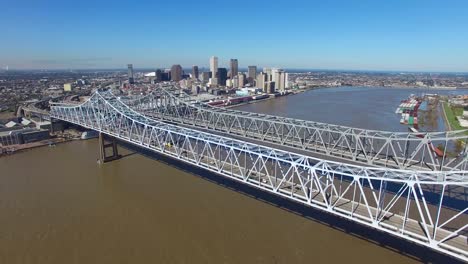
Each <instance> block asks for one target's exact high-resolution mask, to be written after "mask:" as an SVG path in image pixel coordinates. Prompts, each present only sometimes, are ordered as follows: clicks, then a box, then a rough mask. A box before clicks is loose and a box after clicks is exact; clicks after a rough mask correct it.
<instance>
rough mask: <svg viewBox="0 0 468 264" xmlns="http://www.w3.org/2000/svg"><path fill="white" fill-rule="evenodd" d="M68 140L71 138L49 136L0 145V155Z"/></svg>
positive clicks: (53, 144)
mask: <svg viewBox="0 0 468 264" xmlns="http://www.w3.org/2000/svg"><path fill="white" fill-rule="evenodd" d="M69 141H72V139H67V138H61V137H60V138H51V139H46V140H41V141H37V142H32V143H26V144H17V145H9V146H0V157H2V156H7V155H13V154H17V153H20V152H23V151H26V150H29V149H34V148H39V147H45V146H50V147H52V146H55V145H57V144H60V143H65V142H69Z"/></svg>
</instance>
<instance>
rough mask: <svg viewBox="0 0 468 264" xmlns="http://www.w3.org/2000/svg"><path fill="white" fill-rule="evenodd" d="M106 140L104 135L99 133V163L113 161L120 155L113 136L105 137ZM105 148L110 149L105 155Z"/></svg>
mask: <svg viewBox="0 0 468 264" xmlns="http://www.w3.org/2000/svg"><path fill="white" fill-rule="evenodd" d="M107 141H109V142H106V136H105V135H104V134H103V133H99V160H98V162H99V163H101V164H102V163H106V162H108V161H113V160H116V159H119V158H120V157H121V155H119V151H118V149H117V141H116V140H115V138H113V137H110V138H107ZM107 149H110V150H111V152H112V153H111V155H107V154H108V153H107V151H106V150H107Z"/></svg>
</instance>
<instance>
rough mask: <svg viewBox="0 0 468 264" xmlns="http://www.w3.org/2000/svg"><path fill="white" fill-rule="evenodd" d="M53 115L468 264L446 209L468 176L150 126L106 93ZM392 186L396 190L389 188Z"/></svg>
mask: <svg viewBox="0 0 468 264" xmlns="http://www.w3.org/2000/svg"><path fill="white" fill-rule="evenodd" d="M51 117H53V118H56V119H60V120H64V121H67V122H71V123H74V124H77V125H81V126H83V127H86V128H89V129H94V130H97V131H99V132H101V133H105V134H108V135H110V136H113V137H116V138H119V139H121V140H124V141H127V142H130V143H132V144H135V145H138V146H140V147H144V148H147V149H150V150H152V151H155V152H158V153H161V154H163V155H167V156H170V157H173V158H175V159H179V160H182V161H184V162H187V163H190V164H192V165H194V166H198V167H201V168H204V169H207V170H209V171H212V172H215V173H217V174H220V175H222V176H225V177H229V178H231V179H234V180H237V181H240V182H242V183H244V184H248V185H251V186H254V187H256V188H259V189H262V190H264V191H268V192H272V193H274V194H276V195H279V196H282V197H285V198H287V199H291V200H294V201H296V202H300V203H304V204H306V205H308V206H310V207H313V208H316V209H319V210H323V211H326V212H329V213H332V214H335V215H338V216H340V217H343V218H346V219H348V220H351V221H354V222H357V223H360V224H363V225H366V226H369V227H372V228H376V229H378V230H381V231H383V232H386V233H389V234H392V235H394V236H397V237H400V238H403V239H406V240H410V241H412V242H415V243H418V244H422V245H425V246H427V247H430V248H432V249H434V250H437V251H439V252H443V253H445V254H448V255H450V256H452V257H456V258H459V259H461V260H465V261H467V260H468V245H467V238H466V236H465V233H466V231H467V228H468V224H466V223H468V218H467V213H466V212H467V209H468V208H466V202H465V203H463V208H461V209H455V210H452V209H448V208H446V207H445V201H446V194H445V192H446V188H447V186H449V187H450V186H457V187H458V186H460V187H463V188H466V187H467V185H468V182H467V180H466V177H464V173H465V172H456V171H451V172H445V171H435V172H428V171H408V170H396V169H389V168H374V167H362V166H355V165H350V164H345V163H339V162H333V161H327V160H322V159H317V158H312V157H308V156H304V155H301V154H297V153H292V152H288V151H283V150H278V149H274V148H270V147H266V146H261V145H256V144H251V143H248V142H244V141H240V140H236V139H231V138H226V137H222V136H218V135H213V134H210V133H205V132H201V131H197V130H192V129H187V128H183V127H180V126H175V125H171V124H167V123H164V122H161V121H158V120H154V119H151V118H149V117H146V116H144V115H141V114H140V113H138V112H136V111H134V110H132V109H131V108H130V107H128V106H127V105H125V104H124V103H122V101H120V100H118V99H117V98H115V97H114V96H113V95H111V94H109V93H105V92H98V93H95V94H94V95H93V96H92V97H91V98H90V99H89V100H88V101H86V102H84V103H83V104H81V105H78V106H64V105H54V106H52V111H51ZM390 185H393V186H398V191H397V192H393V191H391V190H389V187H388V186H390ZM424 187H429V188H424ZM427 189H432V190H434V192H438V195H439V197H440V200H439V202H438V203H435V204H430V203H428V202H427V201H426V199H425V196H426V195H428V194H429V193H428V191H427Z"/></svg>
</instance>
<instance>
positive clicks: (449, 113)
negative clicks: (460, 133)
mask: <svg viewBox="0 0 468 264" xmlns="http://www.w3.org/2000/svg"><path fill="white" fill-rule="evenodd" d="M442 111H443V112H444V117H445V123H446V126H447V131H452V130H462V129H465V128H464V127H462V126H461V125H460V122H459V121H458V119H457V116H461V115H463V109H461V108H457V107H451V106H450V104H449V103H448V102H442Z"/></svg>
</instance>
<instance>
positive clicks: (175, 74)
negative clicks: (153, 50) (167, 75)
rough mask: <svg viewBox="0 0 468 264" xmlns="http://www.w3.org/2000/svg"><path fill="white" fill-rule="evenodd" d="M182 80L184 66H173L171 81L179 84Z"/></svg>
mask: <svg viewBox="0 0 468 264" xmlns="http://www.w3.org/2000/svg"><path fill="white" fill-rule="evenodd" d="M180 80H182V66H180V64H175V65H172V67H171V81H175V82H178V81H180Z"/></svg>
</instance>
